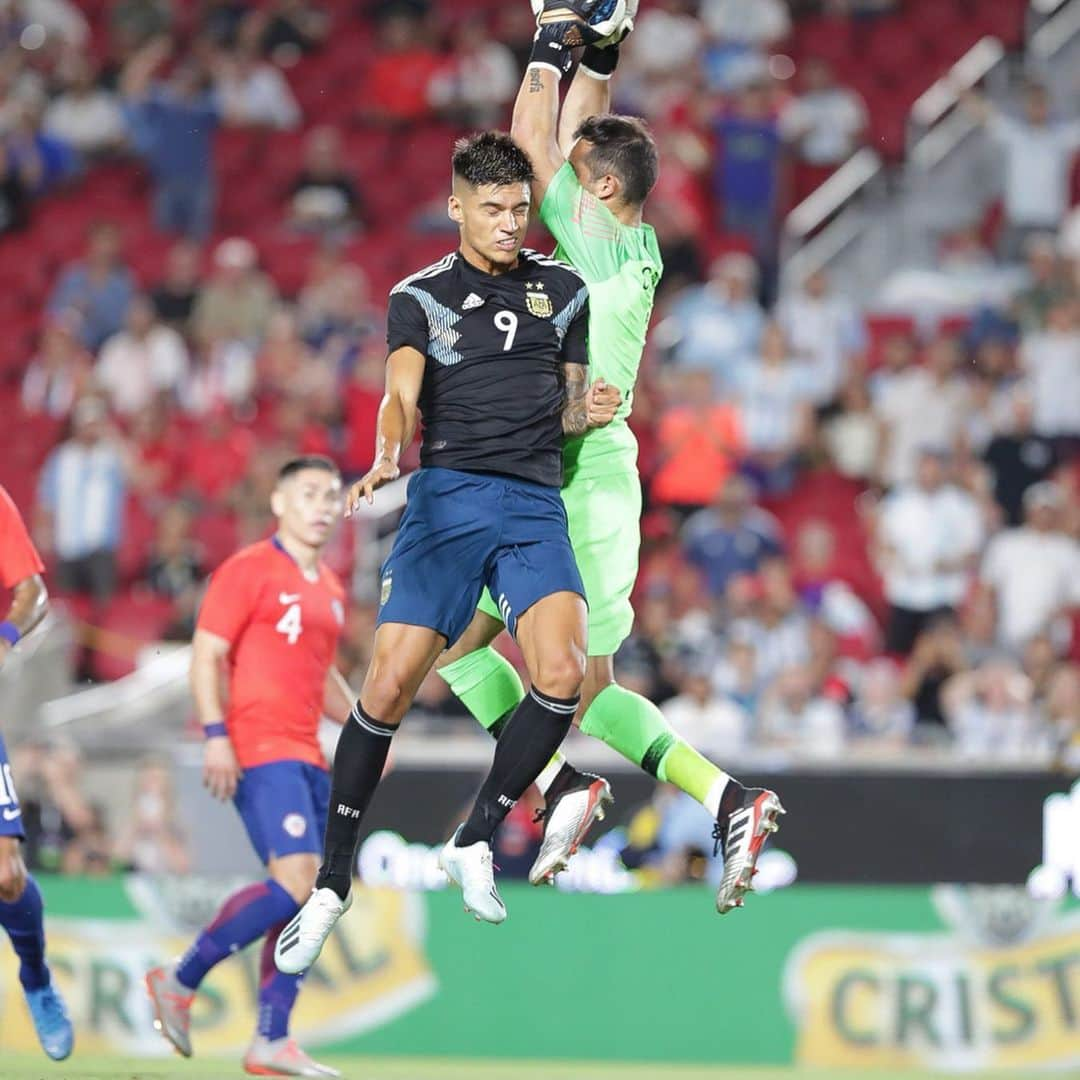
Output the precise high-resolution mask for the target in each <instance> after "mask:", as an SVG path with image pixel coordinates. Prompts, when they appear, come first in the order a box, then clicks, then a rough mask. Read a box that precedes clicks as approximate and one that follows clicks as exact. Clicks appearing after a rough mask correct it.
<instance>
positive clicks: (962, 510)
mask: <svg viewBox="0 0 1080 1080" xmlns="http://www.w3.org/2000/svg"><path fill="white" fill-rule="evenodd" d="M947 460H948V456H947V454H946V453H945V452H943V451H941V450H938V449H935V448H925V449H923V450H922V451H921V452H920V453H919V455H918V466H917V469H916V476H915V482H914V483H912V484H905V485H901V486H900V487H898V488H897V489H896V490H895V491H894V492H893V493H892V494H890V495H889V496H888V497H887V498H886V499H885V501H884V502H883V503H882V506H881V510H880V512H879V519H878V523H877V538H876V539H877V560H878V567H879V569H880V571H881V574H882V577H883V578H884V583H885V597H886V599H887V600H888V601H889V623H888V627H887V629H886V635H885V649H886V651H887V652H890V653H894V654H899V655H906V654H907V653H909V652H910V651H911V648H912V646H913V645H914V643H915V640H916V638H917V637H918V636H919V634H920V633H922V631H923V630H924V629H925V628H926V627H927V626H928V625H929V624H930V623H931V622H932V621H933V620H934V619H935V618H936V617H937V616H939V615H941V614H943V613H948V612H952V611H954V610H955V609H956V608H957V607H958V606H959V605H960V602H961V600H962V599H963V597H964V593H965V591H966V590H967V587H968V581H969V578H970V572H971V570H972V569H973V568H974V565H975V559H976V556H977V554H978V551H979V547H980V545H981V543H982V526H981V524H980V521H979V512H978V507H977V505H976V504H975V501H974V500H973V499H972V498H971V496H970V495H968V494H967V492H965V491H962V490H961V489H960V488H958V487H955V486H954V485H953V484H951V483H948V482H947V474H946V462H947Z"/></svg>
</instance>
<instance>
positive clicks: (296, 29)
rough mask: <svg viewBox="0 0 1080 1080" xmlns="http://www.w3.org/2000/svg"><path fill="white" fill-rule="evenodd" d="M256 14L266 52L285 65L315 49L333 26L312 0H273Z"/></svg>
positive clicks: (261, 43)
mask: <svg viewBox="0 0 1080 1080" xmlns="http://www.w3.org/2000/svg"><path fill="white" fill-rule="evenodd" d="M260 16H261V18H259V17H260ZM255 17H256V19H258V21H257V22H256V23H255V25H257V26H258V30H259V35H260V37H259V43H260V46H261V47H262V50H263V52H265V53H266V54H267V55H268V56H270V57H272V58H273V59H274V60H275V61H276V62H277V63H282V64H284V63H289V62H292V61H293V60H295V59H296V58H297V57H298V56H299V55H300V54H302V53H309V52H313V51H314V50H315V49H317V48H318V47H319V46H320V45H322V43H323V42H324V41H325V40H326V35H327V33H328V32H329V29H330V20H329V18H328V17H327V15H326V12H325V11H323V10H322V9H321V8H320V7H319V5H318V4H313V3H310V0H273V2H272V3H270V4H268V5H266V6H265V7H264V8H263V9H262V10H260V11H258V12H257V13H256V16H255Z"/></svg>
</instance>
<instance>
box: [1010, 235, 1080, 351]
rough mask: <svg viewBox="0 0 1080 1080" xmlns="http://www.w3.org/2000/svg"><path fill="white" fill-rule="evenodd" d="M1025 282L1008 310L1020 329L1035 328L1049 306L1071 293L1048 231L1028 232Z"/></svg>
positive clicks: (1025, 246) (1052, 238)
mask: <svg viewBox="0 0 1080 1080" xmlns="http://www.w3.org/2000/svg"><path fill="white" fill-rule="evenodd" d="M1024 255H1025V257H1026V260H1027V272H1028V280H1027V284H1026V285H1025V286H1024V288H1022V289H1021V290H1020V291H1019V292H1018V293H1017V294H1016V296H1015V297H1014V298H1013V303H1012V312H1013V314H1014V315H1015V317H1016V321H1017V322H1018V323H1019V324H1020V329H1021V330H1023V331H1028V332H1031V331H1039V330H1041V329H1042V328H1043V327H1044V326H1045V325H1046V318H1047V316H1048V315H1049V313H1050V310H1051V308H1053V307H1054V305H1055V304H1058V303H1060V302H1061V301H1062V300H1067V299H1068V298H1069V296H1070V295H1071V293H1072V289H1070V287H1069V281H1068V278H1067V277H1066V275H1065V274H1063V273H1062V272H1061V268H1060V266H1059V265H1058V249H1057V243H1056V241H1055V239H1054V236H1053V234H1052V233H1032V235H1031V236H1029V237H1028V239H1027V242H1026V243H1025V244H1024Z"/></svg>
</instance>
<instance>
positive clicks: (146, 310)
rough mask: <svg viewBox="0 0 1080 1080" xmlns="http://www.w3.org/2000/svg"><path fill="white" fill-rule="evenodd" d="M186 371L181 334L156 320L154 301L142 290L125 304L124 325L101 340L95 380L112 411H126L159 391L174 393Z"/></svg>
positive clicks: (138, 407)
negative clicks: (105, 339) (126, 307)
mask: <svg viewBox="0 0 1080 1080" xmlns="http://www.w3.org/2000/svg"><path fill="white" fill-rule="evenodd" d="M187 371H188V351H187V346H186V345H185V344H184V339H183V338H182V337H181V336H180V335H179V334H178V333H177V332H176V331H175V330H174V329H173V328H172V327H171V326H166V325H165V324H164V323H161V322H159V321H158V319H157V312H156V311H155V310H154V305H153V302H152V301H151V300H150V298H149V297H148V296H146V295H144V294H141V293H140V294H139V295H137V296H135V297H133V299H132V301H131V304H130V306H129V307H128V316H127V327H126V328H125V329H124V330H121V331H120V332H119V333H116V334H113V336H112V337H110V338H109V339H108V341H106V342H105V344H104V345H103V346H102V348H101V355H100V356H99V357H98V362H97V365H96V367H95V369H94V380H95V382H96V383H97V384H98V386H99V387H100V388H101V389H102V390H103V391H104V393H105V395H106V397H107V398H108V399H109V405H110V407H111V408H112V411H113V412H114V413H119V414H120V415H121V416H130V415H131V414H132V413H137V412H139V411H141V410H142V409H144V408H145V407H146V406H147V405H148V404H149V403H150V401H151V400H152V399H153V398H155V397H156V396H158V395H159V394H166V395H169V396H174V395H176V394H177V393H178V392H179V390H180V387H181V386H182V385H183V382H184V380H185V379H186V378H187Z"/></svg>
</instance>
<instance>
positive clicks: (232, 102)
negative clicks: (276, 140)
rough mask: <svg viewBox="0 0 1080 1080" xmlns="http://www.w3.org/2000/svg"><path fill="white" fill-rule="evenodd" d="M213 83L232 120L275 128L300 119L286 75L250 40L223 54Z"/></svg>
mask: <svg viewBox="0 0 1080 1080" xmlns="http://www.w3.org/2000/svg"><path fill="white" fill-rule="evenodd" d="M216 84H217V91H218V95H219V97H220V100H221V104H222V109H223V111H224V113H225V115H226V116H228V117H229V118H230V120H231V121H232V122H233V123H236V124H240V125H245V126H248V127H261V128H271V129H273V130H275V131H290V130H292V129H293V128H295V127H297V126H298V125H299V123H300V119H301V115H300V106H299V105H297V103H296V98H295V97H293V92H292V90H291V89H290V88H289V84H288V82H287V81H286V79H285V76H284V75H282V74H281V72H280V71H279V70H278V69H277V68H276V67H274V65H273V64H270V63H268V62H267V61H265V60H263V59H262V58H261V57H260V56H259V54H258V51H257V46H256V45H255V44H253V43H250V42H249V43H246V44H243V45H240V46H238V47H237V49H236V51H235V52H234V53H232V54H229V55H227V56H226V57H225V59H224V60H223V61H222V62H221V64H220V70H219V72H218V75H217V79H216Z"/></svg>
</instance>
